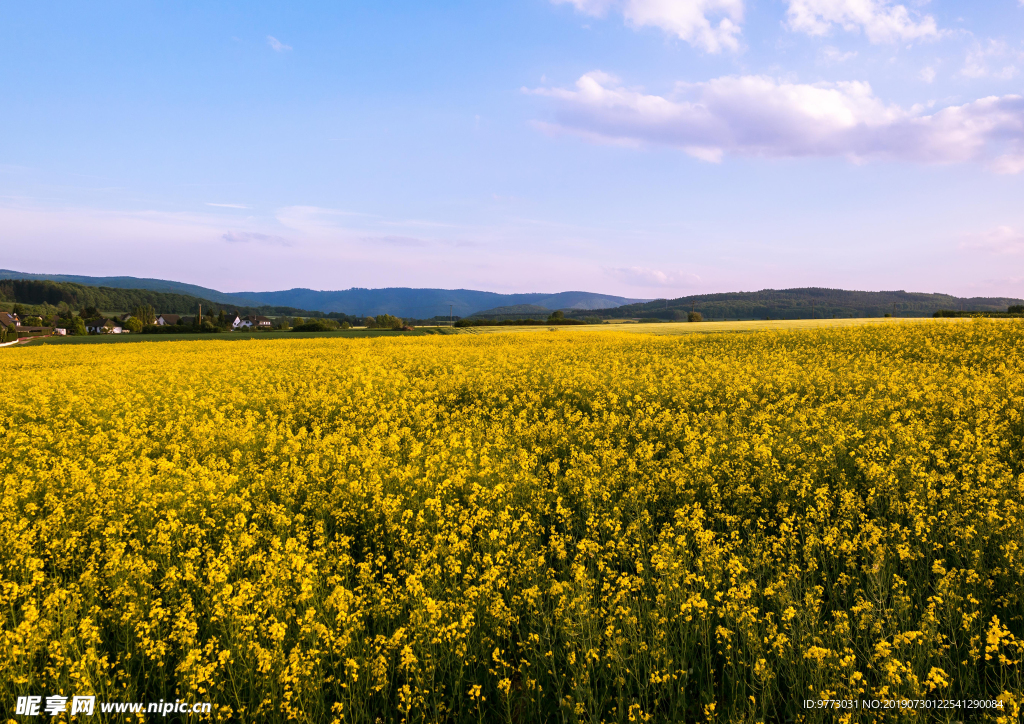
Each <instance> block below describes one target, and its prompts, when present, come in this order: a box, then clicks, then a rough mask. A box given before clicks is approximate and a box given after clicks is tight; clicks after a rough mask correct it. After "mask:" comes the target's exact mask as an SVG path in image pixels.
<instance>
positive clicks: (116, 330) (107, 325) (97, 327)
mask: <svg viewBox="0 0 1024 724" xmlns="http://www.w3.org/2000/svg"><path fill="white" fill-rule="evenodd" d="M85 331H86V332H88V333H89V334H121V332H122V331H124V330H123V329H122V327H121V325H120V324H119V323H118V322H115V321H114V320H112V319H91V320H89V321H88V322H86V323H85Z"/></svg>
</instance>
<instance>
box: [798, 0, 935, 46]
mask: <svg viewBox="0 0 1024 724" xmlns="http://www.w3.org/2000/svg"><path fill="white" fill-rule="evenodd" d="M786 15H787V18H788V26H789V29H790V30H794V31H798V32H803V33H807V34H808V35H826V34H828V33H829V32H830V31H831V30H832V27H833V26H835V25H838V26H839V27H841V28H842V29H843V30H847V31H854V32H856V31H862V32H863V33H864V34H865V35H866V36H867V38H868V40H870V41H871V42H872V43H897V42H907V41H911V40H923V39H928V38H937V37H939V34H940V33H939V30H938V28H937V27H936V26H935V18H933V17H931V16H930V15H924V16H921V17H917V18H915V16H914V15H912V14H911V12H910V11H909V10H907V8H906V6H905V5H893V4H891V3H890V2H889V0H789V10H788V11H787V13H786ZM915 15H916V14H915Z"/></svg>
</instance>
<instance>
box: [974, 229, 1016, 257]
mask: <svg viewBox="0 0 1024 724" xmlns="http://www.w3.org/2000/svg"><path fill="white" fill-rule="evenodd" d="M960 248H961V249H966V250H968V251H985V252H988V253H990V254H1021V253H1024V233H1021V232H1019V231H1017V230H1015V229H1013V228H1012V227H1009V226H997V227H996V228H994V229H992V230H991V231H986V232H985V233H983V234H973V235H971V236H970V237H968V239H967V240H966V241H964V242H963V243H961V244H960Z"/></svg>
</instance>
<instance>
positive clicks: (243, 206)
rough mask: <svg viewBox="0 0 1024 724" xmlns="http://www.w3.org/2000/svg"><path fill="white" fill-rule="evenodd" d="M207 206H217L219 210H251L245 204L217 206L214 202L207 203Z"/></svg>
mask: <svg viewBox="0 0 1024 724" xmlns="http://www.w3.org/2000/svg"><path fill="white" fill-rule="evenodd" d="M206 205H207V206H216V207H217V208H220V209H247V208H249V207H248V206H246V205H245V204H215V203H213V202H212V201H207V202H206Z"/></svg>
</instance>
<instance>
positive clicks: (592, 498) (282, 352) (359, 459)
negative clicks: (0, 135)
mask: <svg viewBox="0 0 1024 724" xmlns="http://www.w3.org/2000/svg"><path fill="white" fill-rule="evenodd" d="M1022 350H1024V326H1022V325H1021V324H1020V323H1018V322H1015V321H1006V322H1003V321H999V322H994V321H984V320H981V321H976V322H973V323H966V324H961V323H955V324H954V323H940V322H928V323H921V324H914V325H909V324H907V325H904V324H887V325H878V326H871V327H859V328H858V327H847V328H843V329H833V330H828V329H823V330H809V331H791V332H759V333H748V334H720V335H701V334H693V335H687V336H684V337H657V336H647V335H642V334H636V333H617V332H609V333H607V334H595V333H582V332H573V331H571V330H562V331H560V332H559V334H557V335H553V334H544V333H539V332H538V333H528V334H505V335H503V334H498V335H490V336H443V337H423V338H403V339H398V338H393V339H374V340H350V339H319V340H288V341H251V342H220V341H201V342H155V343H138V344H123V345H89V346H48V347H40V348H37V349H32V348H24V349H15V350H3V351H2V354H0V376H2V379H3V380H4V382H5V392H4V394H3V396H2V402H0V437H2V439H3V448H2V450H0V480H2V483H3V489H2V497H0V525H2V536H0V604H2V614H0V711H12V710H13V701H14V700H15V699H16V697H18V696H23V695H35V694H40V693H54V694H56V693H61V692H62V694H61V695H64V696H66V695H69V693H71V694H89V695H95V696H97V698H98V699H101V700H105V701H157V700H160V699H163V700H167V701H175V700H177V699H184V700H189V701H210V702H212V703H213V718H215V719H218V720H222V721H252V722H273V721H290V720H295V721H303V722H307V721H308V722H330V721H344V722H367V723H373V722H377V721H380V722H397V721H407V722H438V723H441V722H479V721H488V722H495V721H496V722H502V721H504V722H548V721H572V722H629V721H651V722H682V721H710V720H714V721H748V722H753V721H791V720H792V721H808V722H812V721H821V722H826V721H836V720H838V719H839V718H840V715H841V716H842V720H843V721H888V720H895V718H896V717H897V716H900V717H904V718H905V719H906V720H908V721H909V720H914V721H928V720H936V721H947V720H949V721H952V720H962V719H963V720H965V719H972V718H974V717H975V716H981V717H989V718H990V719H991V720H993V721H995V720H997V719H1001V720H1003V721H1011V720H1012V717H1016V716H1018V708H1019V706H1020V702H1021V701H1022V699H1024V682H1022V678H1021V673H1020V666H1021V655H1022V642H1024V618H1022V617H1024V599H1022V595H1024V594H1022V591H1024V588H1022V586H1021V581H1022V580H1024V510H1022V500H1024V495H1022V494H1024V417H1022V416H1024V364H1022ZM819 695H827V696H829V697H831V698H834V699H849V700H865V699H872V698H880V699H881V698H884V699H935V698H937V697H940V696H941V697H943V698H949V699H966V698H970V699H976V700H999V701H1000V702H1002V703H1003V708H1002V709H991V710H987V711H984V712H980V713H979V712H973V713H967V712H964V711H956V712H950V711H939V710H935V709H928V710H919V711H916V712H909V713H907V712H905V713H903V714H899V715H896V714H894V713H893V712H891V711H890V712H886V711H879V710H865V709H861V710H854V711H848V710H844V711H842V712H835V711H822V710H813V709H805V708H803V704H802V702H803V701H804V700H805V699H807V698H808V697H811V696H815V697H816V696H819Z"/></svg>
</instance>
